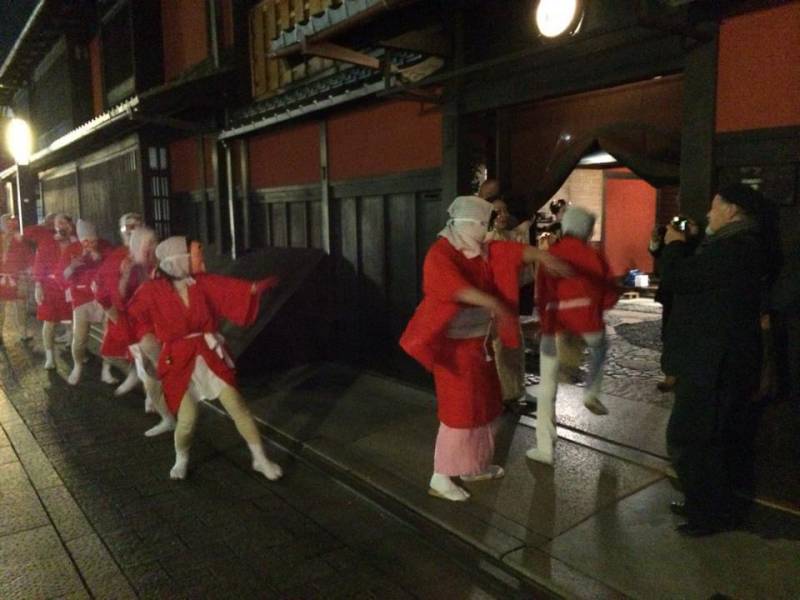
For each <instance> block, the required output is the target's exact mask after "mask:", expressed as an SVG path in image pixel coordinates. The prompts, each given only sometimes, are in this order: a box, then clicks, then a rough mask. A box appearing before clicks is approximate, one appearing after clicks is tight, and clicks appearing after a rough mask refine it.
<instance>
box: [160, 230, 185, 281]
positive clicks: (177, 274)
mask: <svg viewBox="0 0 800 600" xmlns="http://www.w3.org/2000/svg"><path fill="white" fill-rule="evenodd" d="M156 258H157V259H158V267H159V268H160V269H161V270H162V271H164V273H166V274H167V275H169V276H171V277H174V278H175V279H179V280H180V279H186V278H188V277H189V275H190V274H191V273H190V262H189V246H188V244H187V243H186V238H185V237H183V236H182V235H175V236H172V237H169V238H167V239H165V240H164V241H163V242H161V243H160V244H159V245H158V246H156Z"/></svg>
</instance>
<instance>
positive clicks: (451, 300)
mask: <svg viewBox="0 0 800 600" xmlns="http://www.w3.org/2000/svg"><path fill="white" fill-rule="evenodd" d="M448 213H449V214H450V220H449V221H448V222H447V226H446V227H445V229H443V230H442V231H441V232H440V233H439V240H438V241H437V242H435V243H434V244H433V246H432V247H431V249H430V250H429V251H428V254H427V255H426V257H425V264H424V267H423V282H422V286H423V291H424V294H425V297H424V298H423V300H422V303H421V304H420V305H419V307H418V308H417V311H416V312H415V314H414V316H413V317H412V319H411V321H410V322H409V324H408V327H407V328H406V330H405V332H404V333H403V336H402V338H401V339H400V345H401V346H402V347H403V349H404V350H405V351H406V352H408V354H410V355H411V356H412V357H414V358H415V359H416V360H418V361H419V362H420V363H421V364H422V365H423V366H424V367H425V368H426V369H428V370H429V371H432V372H433V378H434V383H435V385H436V400H437V405H438V416H439V421H440V422H441V423H440V425H439V433H438V435H437V438H436V449H435V452H434V459H433V463H434V464H433V476H432V477H431V480H430V488H429V493H430V494H431V495H432V496H436V497H438V498H444V499H446V500H454V501H464V500H467V499H468V498H469V493H468V492H467V491H466V490H465V489H464V488H462V487H460V486H458V485H456V484H455V483H454V482H453V480H452V479H451V478H452V477H460V478H461V480H462V481H478V480H484V479H497V478H499V477H502V476H503V474H504V471H503V469H502V467H500V466H498V465H493V464H491V460H492V457H493V455H494V433H495V419H497V417H498V416H500V414H501V413H502V412H503V404H502V398H501V391H500V381H499V379H498V375H497V369H496V367H495V365H494V363H493V361H492V356H491V348H492V337H493V336H494V335H499V336H500V338H501V339H502V341H503V343H504V344H505V345H506V346H508V347H511V348H515V347H517V346H519V344H520V339H519V323H518V317H517V310H516V309H517V304H518V300H519V275H520V270H521V269H522V267H523V265H526V264H532V263H533V262H535V261H539V262H540V263H541V264H542V265H543V266H544V267H545V268H547V269H549V270H551V271H553V272H555V273H560V274H565V273H567V272H568V270H567V269H566V268H565V267H564V266H563V264H562V263H561V262H560V261H558V260H557V259H553V258H552V257H550V256H549V255H548V254H547V253H546V252H544V251H542V250H539V249H537V248H534V247H532V246H528V245H525V244H521V243H517V242H506V241H496V242H489V243H486V242H485V238H486V233H487V231H488V225H489V221H490V217H491V214H492V205H491V204H490V203H489V202H486V201H485V200H483V199H481V198H478V197H477V196H461V197H459V198H456V199H455V201H453V203H452V204H451V205H450V208H449V209H448Z"/></svg>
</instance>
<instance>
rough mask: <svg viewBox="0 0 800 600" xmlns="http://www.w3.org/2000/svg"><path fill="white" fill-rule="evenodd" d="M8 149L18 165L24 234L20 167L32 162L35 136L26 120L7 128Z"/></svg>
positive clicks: (20, 216)
mask: <svg viewBox="0 0 800 600" xmlns="http://www.w3.org/2000/svg"><path fill="white" fill-rule="evenodd" d="M6 147H7V148H8V151H9V153H10V154H11V156H12V157H13V158H14V162H15V163H16V164H17V217H18V219H17V220H18V221H19V232H20V233H22V226H23V222H22V221H23V219H22V178H21V175H20V171H21V169H20V167H24V166H27V165H28V164H30V162H31V154H32V153H33V135H32V134H31V128H30V127H29V126H28V123H27V122H26V121H25V120H24V119H20V118H17V117H15V118H13V119H11V121H10V122H9V124H8V126H7V127H6Z"/></svg>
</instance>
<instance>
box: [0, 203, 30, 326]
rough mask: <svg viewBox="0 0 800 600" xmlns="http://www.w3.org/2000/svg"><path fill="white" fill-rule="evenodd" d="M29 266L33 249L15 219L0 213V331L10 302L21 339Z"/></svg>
mask: <svg viewBox="0 0 800 600" xmlns="http://www.w3.org/2000/svg"><path fill="white" fill-rule="evenodd" d="M32 266H33V250H32V249H31V247H30V246H29V245H28V244H27V243H25V241H24V240H23V237H22V235H21V234H20V232H19V219H17V217H15V216H14V215H11V214H5V215H2V216H0V301H1V302H2V304H0V334H2V331H3V325H4V323H5V317H6V307H7V306H8V305H9V304H10V305H11V309H12V315H13V317H14V324H15V326H16V328H17V332H18V333H19V337H20V339H21V340H23V341H24V340H29V339H31V338H30V336H29V335H28V288H29V284H30V276H31V273H30V270H31V267H32Z"/></svg>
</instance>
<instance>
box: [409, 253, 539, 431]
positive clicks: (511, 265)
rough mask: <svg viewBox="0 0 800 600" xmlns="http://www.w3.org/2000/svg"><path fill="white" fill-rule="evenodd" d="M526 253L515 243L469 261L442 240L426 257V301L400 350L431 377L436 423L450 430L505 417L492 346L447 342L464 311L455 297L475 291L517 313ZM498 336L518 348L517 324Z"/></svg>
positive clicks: (479, 342)
mask: <svg viewBox="0 0 800 600" xmlns="http://www.w3.org/2000/svg"><path fill="white" fill-rule="evenodd" d="M524 248H525V246H524V245H523V244H519V243H517V242H503V241H498V242H491V243H489V244H488V250H487V259H486V260H484V259H483V258H481V257H477V258H472V259H468V258H466V257H465V256H464V255H463V254H462V253H461V252H459V251H458V250H456V249H455V248H454V247H453V246H452V245H451V244H450V242H448V241H447V240H446V239H445V238H440V239H439V240H438V241H437V242H436V243H434V244H433V246H431V248H430V250H428V254H427V255H426V256H425V264H424V266H423V279H422V287H423V293H424V298H423V300H422V302H421V303H420V305H419V306H418V307H417V310H416V312H415V313H414V316H413V317H412V318H411V321H409V323H408V326H407V327H406V330H405V331H404V332H403V335H402V337H401V338H400V346H401V347H402V348H403V349H404V350H405V351H406V352H407V353H408V354H410V355H411V356H412V357H413V358H415V359H416V360H417V361H419V362H420V363H421V364H422V365H423V366H424V367H425V368H426V369H428V370H429V371H432V372H433V376H434V382H435V384H436V399H437V404H438V417H439V420H440V421H441V422H442V423H444V424H445V425H448V426H449V427H456V428H471V427H479V426H481V425H486V424H487V423H491V422H492V421H493V420H494V419H495V418H496V417H497V416H499V415H500V413H501V412H502V411H503V403H502V398H501V393H500V382H499V380H498V378H497V369H496V367H495V365H494V363H493V362H490V361H487V360H486V352H487V351H488V350H489V349H490V348H491V344H490V343H489V344H486V343H485V340H484V339H483V338H482V337H480V338H471V339H466V340H454V339H450V338H448V337H447V328H448V325H449V323H450V321H451V320H452V319H453V318H454V317H455V316H456V314H457V313H458V311H459V310H460V309H461V308H462V307H463V306H464V305H463V304H461V303H459V302H458V301H456V300H455V296H456V295H457V294H458V292H460V291H461V290H463V289H465V288H469V287H473V288H477V289H479V290H481V291H483V292H486V293H489V294H492V295H494V296H498V297H500V298H501V299H502V300H503V301H504V302H505V303H506V304H507V305H508V307H509V308H510V309H511V310H512V311H516V310H517V305H518V298H519V273H520V269H521V267H522V265H523V262H522V255H523V250H524ZM499 334H500V337H501V339H502V341H503V343H504V344H505V345H507V346H509V347H511V348H516V347H518V346H519V344H520V339H519V325H518V323H503V322H501V323H500V331H499Z"/></svg>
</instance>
